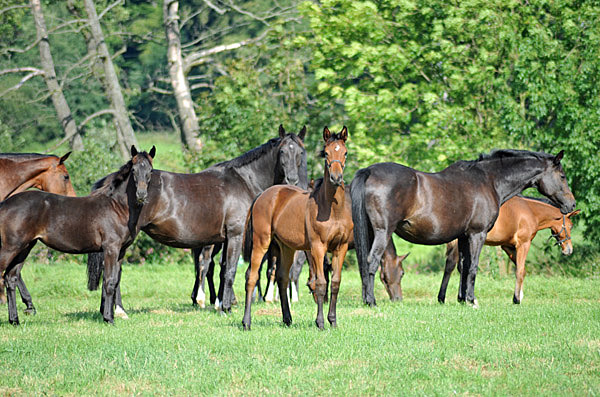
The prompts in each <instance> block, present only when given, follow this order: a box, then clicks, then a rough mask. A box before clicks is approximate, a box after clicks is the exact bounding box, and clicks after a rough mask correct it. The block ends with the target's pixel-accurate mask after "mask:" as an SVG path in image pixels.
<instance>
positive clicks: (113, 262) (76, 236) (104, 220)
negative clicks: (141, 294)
mask: <svg viewBox="0 0 600 397" xmlns="http://www.w3.org/2000/svg"><path fill="white" fill-rule="evenodd" d="M155 152H156V149H155V148H154V147H152V149H151V150H150V152H149V153H146V152H141V153H140V152H138V151H137V150H136V148H135V146H132V147H131V155H132V159H131V160H130V161H128V162H127V163H126V164H125V165H123V166H122V167H121V168H120V169H119V171H118V172H116V173H113V174H111V175H110V176H109V177H107V178H106V181H105V184H104V187H103V188H101V189H98V190H96V191H95V192H93V193H91V194H90V195H88V196H84V197H68V196H61V195H56V194H53V193H47V192H42V191H27V192H22V193H19V194H17V195H15V196H12V197H9V198H8V199H7V200H5V201H3V202H2V203H1V204H0V274H3V276H4V282H5V284H6V289H7V298H8V319H9V322H10V323H11V324H15V325H16V324H19V317H18V314H17V306H16V302H15V288H16V284H17V278H18V273H19V270H20V268H21V267H22V266H23V263H24V261H25V259H27V255H28V254H29V252H30V251H31V249H32V248H33V247H34V245H35V244H36V243H37V241H38V240H40V241H42V242H43V243H44V244H45V245H47V246H48V247H50V248H53V249H55V250H58V251H61V252H66V253H70V254H83V253H89V252H100V251H101V252H103V253H104V258H105V267H106V270H105V276H104V285H103V290H104V291H106V293H105V294H104V295H103V302H104V306H103V313H102V314H103V318H104V321H106V322H108V323H113V320H114V316H113V306H114V294H115V286H116V285H117V283H118V275H119V270H120V269H119V267H118V266H117V265H118V262H119V260H120V259H121V258H122V257H123V255H124V253H125V249H126V248H127V247H128V246H129V245H130V244H131V243H132V242H133V240H134V239H135V237H136V234H137V230H136V223H137V217H138V216H139V214H140V210H141V208H142V207H143V204H144V202H145V201H146V198H147V196H148V194H147V187H148V183H149V181H150V175H151V171H152V159H153V158H154V154H155Z"/></svg>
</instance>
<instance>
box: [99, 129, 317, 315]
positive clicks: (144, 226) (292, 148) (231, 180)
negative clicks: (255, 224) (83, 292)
mask: <svg viewBox="0 0 600 397" xmlns="http://www.w3.org/2000/svg"><path fill="white" fill-rule="evenodd" d="M305 134H306V127H303V128H302V130H301V131H300V133H299V134H298V135H296V134H294V133H286V132H285V129H284V128H283V126H282V125H280V126H279V136H278V137H276V138H273V139H270V140H269V141H267V142H266V143H264V144H262V145H260V146H258V147H256V148H254V149H252V150H250V151H248V152H247V153H244V154H243V155H241V156H239V157H237V158H235V159H233V160H229V161H225V162H222V163H219V164H216V165H214V166H212V167H210V168H207V169H206V170H204V171H201V172H199V173H195V174H180V173H173V172H167V171H161V170H156V169H155V170H153V171H152V177H151V179H150V184H149V186H148V202H147V204H146V205H144V207H143V208H142V211H141V214H140V217H139V227H140V228H141V230H142V231H144V233H146V234H147V235H149V236H150V237H151V238H153V239H154V240H156V241H158V242H160V243H162V244H165V245H168V246H171V247H176V248H198V251H197V252H200V251H201V250H202V248H203V247H204V246H206V245H211V244H216V243H223V242H225V241H226V242H227V244H226V250H225V254H226V262H225V277H224V278H225V283H224V286H223V293H222V297H219V299H220V301H221V302H222V303H221V304H222V309H223V311H225V312H229V311H230V310H231V304H232V301H233V296H234V295H233V281H234V278H235V273H236V268H237V262H238V259H239V256H240V252H241V249H242V237H243V232H244V223H245V221H246V215H247V213H248V209H249V208H250V205H251V204H252V201H253V200H254V198H255V197H256V196H257V195H258V194H259V193H261V192H263V191H264V190H265V189H267V188H268V187H270V186H272V185H274V184H280V183H289V184H292V185H294V184H297V183H298V182H299V180H300V179H301V178H302V177H305V176H303V175H306V150H305V148H304V142H303V141H304V136H305ZM195 259H196V256H195ZM101 265H102V255H101V254H91V255H88V288H89V289H95V288H97V287H98V283H99V277H100V274H101V271H102V266H101ZM192 300H194V299H192ZM119 303H120V302H119ZM120 306H121V307H122V305H120Z"/></svg>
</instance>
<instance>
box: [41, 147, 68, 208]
mask: <svg viewBox="0 0 600 397" xmlns="http://www.w3.org/2000/svg"><path fill="white" fill-rule="evenodd" d="M70 154H71V152H68V153H67V154H65V155H63V156H62V157H60V158H59V157H55V156H51V158H53V159H55V160H56V161H55V163H53V164H52V166H50V167H49V168H48V169H47V170H46V171H44V172H43V173H41V174H40V175H39V176H38V177H37V183H36V187H37V188H39V189H40V190H43V191H46V192H50V193H56V194H61V195H63V196H71V197H75V196H77V194H75V189H73V185H72V184H71V177H70V176H69V172H68V171H67V167H65V164H64V163H65V160H66V159H67V158H68V157H69V155H70Z"/></svg>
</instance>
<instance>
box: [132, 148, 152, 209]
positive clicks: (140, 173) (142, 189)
mask: <svg viewBox="0 0 600 397" xmlns="http://www.w3.org/2000/svg"><path fill="white" fill-rule="evenodd" d="M155 154H156V147H154V146H152V149H150V152H149V153H146V152H138V151H137V149H136V148H135V146H133V145H132V146H131V164H132V165H131V174H132V175H133V181H134V183H135V199H136V201H137V203H138V204H140V205H141V204H144V203H145V202H146V199H147V198H148V184H149V183H150V176H151V175H152V160H153V159H154V155H155Z"/></svg>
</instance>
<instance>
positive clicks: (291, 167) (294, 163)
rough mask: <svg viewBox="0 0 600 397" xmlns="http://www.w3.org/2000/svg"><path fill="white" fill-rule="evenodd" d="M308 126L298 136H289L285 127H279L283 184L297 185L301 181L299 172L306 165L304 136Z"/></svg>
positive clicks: (279, 158)
mask: <svg viewBox="0 0 600 397" xmlns="http://www.w3.org/2000/svg"><path fill="white" fill-rule="evenodd" d="M305 135H306V126H304V127H302V130H300V132H299V133H298V135H296V134H287V133H286V132H285V129H284V128H283V125H279V138H281V141H280V143H279V154H278V162H279V164H280V166H281V169H282V171H283V175H284V177H283V182H284V183H287V184H288V185H297V184H298V182H299V181H300V177H299V171H300V169H301V167H302V166H303V164H306V150H305V149H304V142H303V141H304V136H305ZM304 166H305V165H304Z"/></svg>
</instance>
